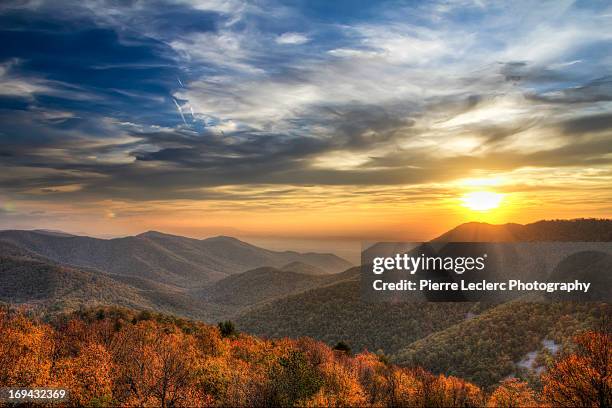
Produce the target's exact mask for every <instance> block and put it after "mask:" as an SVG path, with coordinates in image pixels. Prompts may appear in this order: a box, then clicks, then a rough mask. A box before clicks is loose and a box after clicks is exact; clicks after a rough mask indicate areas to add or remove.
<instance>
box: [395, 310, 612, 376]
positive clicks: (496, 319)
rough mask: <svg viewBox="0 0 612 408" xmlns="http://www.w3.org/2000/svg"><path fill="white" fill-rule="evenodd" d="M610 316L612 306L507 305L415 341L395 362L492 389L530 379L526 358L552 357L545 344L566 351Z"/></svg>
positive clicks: (398, 354) (403, 350)
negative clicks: (508, 381)
mask: <svg viewBox="0 0 612 408" xmlns="http://www.w3.org/2000/svg"><path fill="white" fill-rule="evenodd" d="M610 315H612V307H611V306H610V305H609V304H598V303H580V304H576V303H569V302H557V303H529V302H511V303H506V304H503V305H500V306H498V307H495V308H493V309H489V310H487V311H484V312H483V313H482V314H481V315H479V316H475V317H473V318H471V319H469V320H465V321H462V322H459V323H457V324H455V325H452V326H451V327H448V328H446V329H444V330H441V331H439V332H436V333H433V334H431V335H429V336H427V337H424V338H422V339H420V340H417V341H415V342H414V343H412V344H410V345H409V346H407V347H405V348H404V349H402V350H400V351H398V352H397V353H396V354H395V355H394V356H392V361H393V362H395V363H397V364H400V365H406V366H415V365H416V366H422V367H424V368H426V369H428V370H431V371H433V372H436V373H444V374H446V375H455V376H459V377H462V378H466V379H468V380H469V381H473V382H474V383H476V384H479V385H481V386H491V385H492V384H495V383H497V382H498V381H500V380H502V379H503V378H505V377H507V376H511V375H521V374H522V375H524V376H527V377H529V374H532V373H530V372H529V370H525V367H521V365H522V364H521V362H522V360H523V359H524V358H525V356H527V355H528V354H529V353H534V357H535V355H537V356H545V355H549V356H550V350H548V351H547V349H546V347H545V344H546V343H547V342H550V344H553V345H556V346H555V347H565V348H566V349H567V347H568V345H569V343H570V341H571V339H572V337H573V336H574V335H576V334H577V333H579V332H580V331H583V330H587V329H596V328H597V326H598V324H599V322H600V321H601V320H602V319H603V318H605V317H606V316H610ZM530 368H535V367H530Z"/></svg>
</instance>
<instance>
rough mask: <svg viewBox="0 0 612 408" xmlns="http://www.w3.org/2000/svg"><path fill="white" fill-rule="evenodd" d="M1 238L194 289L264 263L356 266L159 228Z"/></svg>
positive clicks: (71, 261)
mask: <svg viewBox="0 0 612 408" xmlns="http://www.w3.org/2000/svg"><path fill="white" fill-rule="evenodd" d="M0 241H4V242H9V243H12V244H14V245H16V246H18V247H20V248H23V249H26V250H28V251H30V252H32V253H35V254H38V255H40V256H43V257H45V258H48V259H51V260H53V261H56V262H59V263H62V264H66V265H72V266H76V267H84V268H94V269H98V270H100V271H104V272H108V273H111V274H117V275H125V276H131V277H135V278H143V279H149V280H152V281H155V282H158V283H164V284H170V285H175V286H177V287H180V288H194V287H198V286H203V285H206V284H208V283H211V282H214V281H217V280H220V279H222V278H224V277H226V276H228V275H231V274H234V273H240V272H244V271H246V270H249V269H253V268H257V267H261V266H273V267H281V266H283V265H286V264H287V263H290V262H295V261H299V262H304V263H307V264H311V265H313V266H316V267H318V268H321V269H324V270H326V271H329V272H330V273H331V272H340V271H343V270H345V269H347V268H348V267H350V264H349V263H348V262H347V261H345V260H343V259H341V258H339V257H337V256H335V255H332V254H315V253H308V254H300V253H297V252H292V251H286V252H277V251H269V250H266V249H263V248H259V247H256V246H253V245H250V244H247V243H245V242H242V241H240V240H237V239H235V238H230V237H215V238H208V239H204V240H197V239H192V238H185V237H180V236H175V235H168V234H162V233H158V232H147V233H144V234H140V235H137V236H133V237H125V238H116V239H109V240H105V239H97V238H90V237H83V236H66V235H62V234H57V233H54V234H50V233H47V232H41V231H16V230H11V231H1V232H0Z"/></svg>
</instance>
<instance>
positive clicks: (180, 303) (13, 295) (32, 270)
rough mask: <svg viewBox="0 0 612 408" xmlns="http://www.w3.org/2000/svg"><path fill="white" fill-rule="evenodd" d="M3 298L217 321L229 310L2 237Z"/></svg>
mask: <svg viewBox="0 0 612 408" xmlns="http://www.w3.org/2000/svg"><path fill="white" fill-rule="evenodd" d="M0 302H4V303H9V304H15V305H29V306H42V307H44V308H46V309H48V310H51V311H58V312H63V311H66V310H76V309H80V308H82V307H89V306H96V305H114V306H121V307H128V308H132V309H139V310H142V309H149V310H157V311H160V312H165V313H173V314H176V315H180V316H186V317H192V318H197V319H203V320H207V321H214V320H216V319H217V317H218V316H224V315H225V314H227V311H226V310H225V309H224V308H222V307H219V306H217V305H211V304H207V303H205V302H203V301H201V300H198V299H194V298H191V297H189V296H188V295H187V294H186V293H185V292H184V291H182V290H181V289H178V288H176V287H174V286H169V285H164V284H161V283H156V282H153V281H148V280H146V279H141V278H134V277H126V276H119V275H112V274H106V273H103V272H100V271H97V270H87V269H80V268H76V267H70V266H65V265H61V264H58V263H56V262H54V261H51V260H49V259H45V258H43V257H41V256H39V255H37V254H34V253H31V252H28V251H26V250H23V249H21V248H19V247H17V246H15V245H12V244H10V243H7V242H2V241H0Z"/></svg>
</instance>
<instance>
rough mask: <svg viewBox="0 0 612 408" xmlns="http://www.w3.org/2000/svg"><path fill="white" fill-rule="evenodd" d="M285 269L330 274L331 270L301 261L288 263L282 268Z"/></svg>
mask: <svg viewBox="0 0 612 408" xmlns="http://www.w3.org/2000/svg"><path fill="white" fill-rule="evenodd" d="M280 269H281V270H283V271H287V272H297V273H303V274H306V275H328V274H329V272H327V271H325V270H324V269H322V268H319V267H316V266H314V265H310V264H307V263H304V262H300V261H294V262H290V263H288V264H287V265H285V266H283V267H282V268H280Z"/></svg>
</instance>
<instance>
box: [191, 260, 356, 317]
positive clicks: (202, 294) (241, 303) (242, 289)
mask: <svg viewBox="0 0 612 408" xmlns="http://www.w3.org/2000/svg"><path fill="white" fill-rule="evenodd" d="M345 278H346V277H345V274H342V273H340V274H333V275H329V274H326V275H307V274H303V273H296V272H291V271H285V270H280V269H276V268H271V267H262V268H256V269H252V270H250V271H246V272H243V273H239V274H235V275H231V276H228V277H227V278H224V279H222V280H220V281H218V282H215V283H214V284H213V285H211V286H208V287H206V288H204V289H202V290H200V291H197V292H196V293H195V296H196V297H198V298H200V299H202V300H204V301H206V302H210V303H215V304H219V305H223V306H226V307H233V308H234V309H235V310H236V311H238V310H240V309H243V308H245V307H249V306H253V305H256V304H258V303H263V302H268V301H271V300H274V299H278V298H282V297H285V296H288V295H291V294H294V293H298V292H303V291H305V290H307V289H311V288H314V287H317V286H322V285H326V284H330V283H333V282H338V281H340V280H343V279H345Z"/></svg>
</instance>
